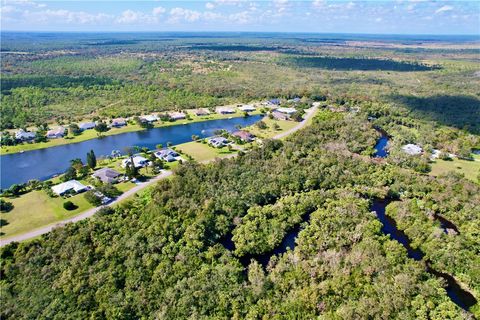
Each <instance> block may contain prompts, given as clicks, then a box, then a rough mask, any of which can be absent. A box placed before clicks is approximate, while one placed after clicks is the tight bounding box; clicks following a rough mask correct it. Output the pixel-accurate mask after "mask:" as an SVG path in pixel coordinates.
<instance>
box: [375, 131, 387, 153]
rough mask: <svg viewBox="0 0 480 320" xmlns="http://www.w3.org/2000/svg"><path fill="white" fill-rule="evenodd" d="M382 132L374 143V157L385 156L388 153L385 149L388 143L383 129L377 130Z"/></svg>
mask: <svg viewBox="0 0 480 320" xmlns="http://www.w3.org/2000/svg"><path fill="white" fill-rule="evenodd" d="M378 132H380V133H381V134H382V136H381V137H380V139H378V141H377V144H376V145H375V150H377V151H376V152H375V157H379V158H385V157H386V156H387V155H388V152H387V150H386V149H385V148H386V147H387V144H388V136H387V134H386V133H385V132H384V131H383V130H378Z"/></svg>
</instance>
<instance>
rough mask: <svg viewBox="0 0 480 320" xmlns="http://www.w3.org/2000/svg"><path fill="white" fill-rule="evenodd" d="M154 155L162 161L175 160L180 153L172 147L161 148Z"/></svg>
mask: <svg viewBox="0 0 480 320" xmlns="http://www.w3.org/2000/svg"><path fill="white" fill-rule="evenodd" d="M155 156H156V157H157V158H159V159H161V160H163V161H167V162H172V161H176V160H177V157H179V156H180V155H179V154H178V153H177V152H175V151H174V150H172V149H162V150H158V151H156V152H155Z"/></svg>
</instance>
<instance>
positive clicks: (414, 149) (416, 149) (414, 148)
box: [402, 143, 423, 156]
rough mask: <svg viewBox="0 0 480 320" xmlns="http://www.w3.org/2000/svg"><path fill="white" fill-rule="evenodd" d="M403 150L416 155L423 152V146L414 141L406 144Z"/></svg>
mask: <svg viewBox="0 0 480 320" xmlns="http://www.w3.org/2000/svg"><path fill="white" fill-rule="evenodd" d="M402 150H403V151H404V152H405V153H407V154H409V155H411V156H414V155H417V154H420V153H422V152H423V150H422V148H421V147H420V146H418V145H416V144H412V143H409V144H406V145H404V146H403V147H402Z"/></svg>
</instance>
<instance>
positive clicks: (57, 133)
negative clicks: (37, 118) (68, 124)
mask: <svg viewBox="0 0 480 320" xmlns="http://www.w3.org/2000/svg"><path fill="white" fill-rule="evenodd" d="M64 135H65V128H64V127H62V126H60V127H58V128H56V129H52V130H48V131H47V138H49V139H57V138H62V137H63V136H64Z"/></svg>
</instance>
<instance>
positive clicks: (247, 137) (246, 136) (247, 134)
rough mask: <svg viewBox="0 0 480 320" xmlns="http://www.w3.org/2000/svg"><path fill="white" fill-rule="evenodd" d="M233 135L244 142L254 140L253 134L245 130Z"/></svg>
mask: <svg viewBox="0 0 480 320" xmlns="http://www.w3.org/2000/svg"><path fill="white" fill-rule="evenodd" d="M232 134H233V135H234V136H236V137H239V138H240V139H242V140H251V139H252V138H253V134H251V133H250V132H248V131H244V130H239V131H235V132H234V133H232Z"/></svg>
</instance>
